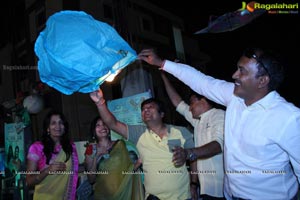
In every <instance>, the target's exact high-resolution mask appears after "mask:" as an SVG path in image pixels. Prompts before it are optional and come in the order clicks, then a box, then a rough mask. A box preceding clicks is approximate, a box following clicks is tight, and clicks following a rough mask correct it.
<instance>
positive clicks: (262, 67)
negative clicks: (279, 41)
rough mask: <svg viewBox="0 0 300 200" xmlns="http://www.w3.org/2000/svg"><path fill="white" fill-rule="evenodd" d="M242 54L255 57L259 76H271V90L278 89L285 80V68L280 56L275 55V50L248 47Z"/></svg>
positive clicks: (269, 86) (269, 85)
mask: <svg viewBox="0 0 300 200" xmlns="http://www.w3.org/2000/svg"><path fill="white" fill-rule="evenodd" d="M242 55H243V56H246V57H247V58H254V59H255V60H256V61H257V64H258V65H257V67H258V72H257V74H256V76H257V77H259V76H264V75H268V76H269V78H270V82H269V84H268V89H269V91H273V90H276V89H278V87H279V86H280V85H281V83H282V82H283V80H284V68H283V65H282V64H281V63H280V61H279V58H277V56H276V57H275V54H274V53H273V52H271V51H270V50H263V49H261V48H247V49H246V50H245V51H244V52H243V54H242Z"/></svg>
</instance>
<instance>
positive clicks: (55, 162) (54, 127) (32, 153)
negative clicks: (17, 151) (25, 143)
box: [26, 111, 78, 200]
mask: <svg viewBox="0 0 300 200" xmlns="http://www.w3.org/2000/svg"><path fill="white" fill-rule="evenodd" d="M27 172H28V173H27V174H26V182H27V185H29V186H35V188H34V196H33V199H53V200H54V199H55V200H57V199H68V200H73V199H75V197H76V186H77V179H78V156H77V151H76V147H75V144H74V143H73V142H70V139H69V135H68V123H67V121H66V120H65V117H64V116H63V114H62V113H59V112H54V111H51V112H50V113H48V115H47V116H46V118H45V119H44V124H43V135H42V140H41V141H37V142H35V143H33V144H32V145H31V146H30V147H29V150H28V155H27Z"/></svg>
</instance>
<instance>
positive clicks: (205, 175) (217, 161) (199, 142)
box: [176, 101, 225, 197]
mask: <svg viewBox="0 0 300 200" xmlns="http://www.w3.org/2000/svg"><path fill="white" fill-rule="evenodd" d="M176 110H177V111H178V112H179V113H180V114H182V115H183V116H184V117H185V119H186V120H187V121H189V122H190V123H191V124H192V126H193V127H194V139H195V147H200V146H203V145H205V144H207V143H210V142H212V141H216V142H218V143H219V144H220V146H221V149H222V151H223V143H224V120H225V112H224V110H221V109H216V108H212V109H210V110H208V111H206V112H205V113H202V114H201V115H200V117H201V120H199V119H194V118H193V116H192V113H191V112H190V111H189V106H188V105H187V104H186V103H185V102H184V101H181V102H180V103H179V104H178V106H177V107H176ZM197 170H198V171H197V173H198V177H199V182H200V190H201V194H207V195H210V196H213V197H224V193H223V182H224V166H223V153H220V154H218V155H215V156H213V157H211V158H207V159H198V160H197Z"/></svg>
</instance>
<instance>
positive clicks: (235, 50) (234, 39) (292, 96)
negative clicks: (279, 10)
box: [149, 0, 300, 106]
mask: <svg viewBox="0 0 300 200" xmlns="http://www.w3.org/2000/svg"><path fill="white" fill-rule="evenodd" d="M149 1H150V2H152V3H154V4H156V5H158V6H159V7H162V8H163V9H166V10H168V11H170V12H171V13H174V14H175V15H177V16H180V17H182V18H183V19H184V22H185V34H187V35H190V36H192V37H193V38H195V39H197V41H199V46H200V50H201V51H202V52H203V53H206V54H208V55H209V56H210V57H211V61H210V62H209V63H207V67H208V69H209V70H208V73H209V74H210V75H213V76H215V77H217V78H221V79H225V80H228V81H231V80H232V78H231V75H232V74H233V73H234V71H235V70H236V62H237V60H238V58H239V56H240V54H241V52H242V50H244V49H245V48H247V47H262V48H267V49H271V50H272V51H274V52H276V53H277V54H278V55H279V57H280V59H281V60H282V61H283V63H284V65H285V68H286V78H285V81H284V84H283V85H282V86H281V87H280V89H279V93H280V94H281V95H282V96H283V97H285V98H286V99H287V100H288V101H291V102H292V103H294V104H295V105H297V106H300V92H299V89H298V87H297V86H299V80H298V73H297V72H298V70H299V69H298V68H299V66H300V65H299V64H300V63H299V58H300V57H299V56H300V55H299V50H298V48H299V47H298V44H299V35H300V34H299V28H300V27H299V14H269V13H265V14H263V15H261V16H260V17H258V18H256V19H254V20H253V21H251V22H250V23H249V24H247V25H245V26H242V27H241V28H239V29H236V30H234V31H229V32H224V33H208V34H199V35H195V34H194V33H195V32H196V31H198V30H201V29H203V28H205V27H206V26H207V25H208V21H209V17H210V16H221V15H223V14H225V13H227V12H233V11H236V10H238V9H239V8H241V7H242V1H218V2H217V1H205V2H204V1H196V0H194V1H166V0H165V1H162V0H149ZM249 2H250V1H248V2H247V3H249ZM281 2H284V3H297V2H295V1H267V3H281ZM259 3H265V2H262V1H259Z"/></svg>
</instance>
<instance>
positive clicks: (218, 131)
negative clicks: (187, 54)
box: [90, 48, 300, 200]
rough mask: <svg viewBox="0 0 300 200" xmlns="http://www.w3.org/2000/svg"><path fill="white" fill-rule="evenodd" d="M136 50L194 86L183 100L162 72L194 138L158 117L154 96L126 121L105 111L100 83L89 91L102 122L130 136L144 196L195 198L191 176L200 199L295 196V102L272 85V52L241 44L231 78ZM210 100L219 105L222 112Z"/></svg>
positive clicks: (277, 72) (277, 71) (299, 115)
mask: <svg viewBox="0 0 300 200" xmlns="http://www.w3.org/2000/svg"><path fill="white" fill-rule="evenodd" d="M138 58H139V59H140V60H142V61H145V62H146V63H148V64H150V65H151V66H156V67H159V68H160V69H161V70H163V71H166V72H168V73H170V74H172V75H174V76H175V77H176V78H178V79H179V80H181V81H182V82H184V83H185V84H186V85H188V86H189V87H190V88H191V89H192V90H193V91H195V92H196V93H194V94H192V95H191V96H190V105H187V104H186V103H185V102H184V101H183V100H182V99H181V97H180V96H179V94H178V93H177V92H176V90H175V89H174V88H173V87H172V85H171V84H170V82H169V80H168V79H167V77H166V76H165V75H164V74H162V79H163V81H164V84H165V88H166V91H167V93H168V95H169V97H170V100H171V102H172V104H173V105H174V106H175V107H176V110H177V111H178V112H179V113H180V114H182V115H183V116H184V117H185V118H186V120H187V121H189V122H190V123H191V124H192V125H193V127H194V138H193V137H192V134H190V133H189V131H188V130H187V129H186V128H184V127H180V126H174V125H169V124H165V123H164V122H163V117H164V114H165V112H164V108H163V106H162V104H161V103H160V101H158V100H156V99H154V98H151V99H148V100H145V101H144V102H143V103H142V105H141V115H142V119H143V121H144V123H145V125H144V126H140V125H138V126H133V125H126V124H124V123H122V122H120V121H118V120H117V119H116V118H115V117H114V116H113V115H112V114H111V112H110V111H109V110H108V109H107V106H106V104H105V100H104V97H103V93H102V91H101V89H99V90H97V91H95V92H92V93H90V97H91V99H92V100H93V101H94V102H95V103H96V105H97V108H98V111H99V113H100V115H101V117H102V119H103V120H104V122H105V123H106V124H107V125H108V126H109V128H111V129H112V130H114V131H115V132H117V133H119V134H120V135H122V136H124V137H125V138H126V139H128V140H130V141H132V142H134V143H135V144H136V146H137V149H138V151H139V153H140V157H141V159H142V163H143V170H144V185H145V191H146V198H147V199H148V200H151V199H162V200H163V199H165V200H168V199H170V200H171V199H179V200H185V199H198V198H199V197H198V191H197V189H198V187H197V186H198V183H200V194H201V198H202V199H204V200H205V199H224V198H226V199H234V200H238V199H239V200H242V199H264V200H267V199H270V200H277V199H278V200H283V199H289V200H296V199H297V193H298V190H299V182H300V154H299V152H300V145H299V144H300V109H299V108H297V107H296V106H294V105H293V104H291V103H289V102H287V101H286V100H285V99H284V98H283V97H281V96H280V95H279V93H278V92H276V89H277V88H278V87H279V86H280V84H281V82H282V81H283V67H282V65H281V63H280V62H278V61H277V59H276V58H275V57H273V55H272V54H270V53H269V52H268V51H265V50H263V49H259V48H251V49H246V50H245V51H244V52H243V54H242V56H241V57H240V59H239V60H238V62H237V70H236V71H235V73H234V74H233V75H232V78H233V79H234V82H233V83H232V82H226V81H224V80H218V79H215V78H213V77H211V76H208V75H205V74H203V73H202V72H200V71H198V70H196V69H194V68H193V67H190V66H188V65H185V64H181V63H176V62H172V61H169V60H163V59H161V58H160V57H159V56H158V55H156V53H155V52H154V51H153V49H144V50H142V51H141V52H140V53H139V55H138ZM212 102H215V103H218V104H220V105H223V106H225V107H226V114H225V111H224V110H221V109H216V108H214V106H213V105H214V104H213V103H212ZM171 144H172V145H171ZM174 144H175V145H174ZM170 146H171V147H170ZM297 152H298V153H297ZM223 158H224V161H223ZM187 160H189V161H190V171H191V174H190V175H189V172H188V171H187V169H186V161H187ZM223 162H224V165H223Z"/></svg>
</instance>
